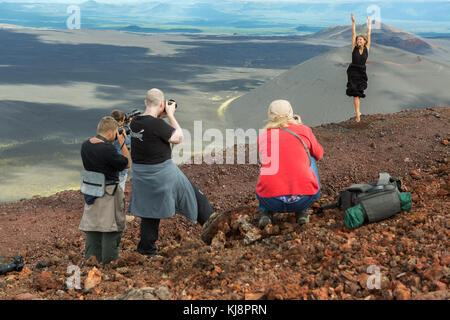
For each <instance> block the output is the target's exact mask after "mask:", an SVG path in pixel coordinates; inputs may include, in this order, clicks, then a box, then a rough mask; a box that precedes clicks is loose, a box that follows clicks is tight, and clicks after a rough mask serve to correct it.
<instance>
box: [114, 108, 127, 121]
mask: <svg viewBox="0 0 450 320" xmlns="http://www.w3.org/2000/svg"><path fill="white" fill-rule="evenodd" d="M111 117H113V118H114V119H115V120H116V121H117V122H119V121H122V120H125V112H123V111H121V110H113V111H112V112H111Z"/></svg>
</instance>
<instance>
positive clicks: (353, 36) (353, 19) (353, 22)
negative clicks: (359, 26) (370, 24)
mask: <svg viewBox="0 0 450 320" xmlns="http://www.w3.org/2000/svg"><path fill="white" fill-rule="evenodd" d="M350 18H351V19H352V52H353V49H355V47H356V22H355V17H354V16H353V13H352V14H351V15H350Z"/></svg>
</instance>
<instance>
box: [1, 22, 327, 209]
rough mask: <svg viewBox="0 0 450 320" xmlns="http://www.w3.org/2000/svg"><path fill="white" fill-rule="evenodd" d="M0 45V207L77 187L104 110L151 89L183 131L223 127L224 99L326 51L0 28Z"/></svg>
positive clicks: (137, 100)
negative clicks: (173, 109) (173, 105)
mask: <svg viewBox="0 0 450 320" xmlns="http://www.w3.org/2000/svg"><path fill="white" fill-rule="evenodd" d="M0 46H1V47H2V48H4V50H1V52H0V61H1V65H0V110H1V111H2V119H3V121H2V125H1V126H0V137H1V138H0V180H1V181H2V182H3V183H2V185H3V186H6V185H7V186H8V187H7V188H6V187H0V202H1V201H8V200H18V199H21V198H24V197H28V198H29V197H31V196H33V195H36V194H40V195H46V194H51V193H54V192H56V191H58V190H64V189H68V188H77V187H79V182H78V180H79V171H80V169H81V161H80V158H79V155H78V153H79V148H80V145H81V143H82V141H83V140H84V139H86V138H88V137H89V136H92V135H94V134H95V128H96V126H97V123H98V120H99V119H100V118H101V117H102V116H104V115H108V114H109V113H110V112H111V111H112V110H113V109H115V108H118V109H122V110H124V111H131V110H132V109H134V108H139V109H143V108H144V107H143V100H144V97H145V92H146V91H147V90H148V89H150V88H152V87H158V88H161V89H163V90H164V91H165V92H166V94H167V98H175V99H176V100H177V102H178V104H179V105H180V108H179V109H178V111H177V114H176V115H177V118H178V120H179V122H180V124H181V125H182V127H183V128H185V129H187V130H190V131H191V132H192V130H193V125H194V121H196V120H202V121H203V122H204V123H203V128H204V129H206V128H219V129H224V128H225V127H226V125H227V124H226V122H225V120H224V119H221V118H219V117H218V114H217V109H218V108H219V106H220V105H221V104H222V103H223V102H225V101H226V100H228V99H230V98H232V97H235V96H238V95H240V94H243V93H245V92H248V91H249V90H251V89H253V88H255V87H257V86H259V85H261V84H262V83H264V81H266V80H267V79H270V78H272V77H274V76H276V75H278V74H280V73H281V72H283V71H285V70H288V69H289V68H291V67H293V66H295V65H297V64H299V63H301V62H303V61H305V60H307V59H309V58H311V57H313V56H315V55H317V54H319V53H323V52H325V51H327V50H329V48H330V47H328V46H322V45H313V44H305V43H302V42H301V39H300V38H299V37H261V38H260V37H248V36H245V37H239V36H236V37H222V36H203V35H202V36H187V35H145V34H144V35H142V34H133V33H126V32H118V31H96V30H73V31H69V30H58V31H49V30H33V29H0ZM23 186H27V188H23ZM24 190H27V191H24Z"/></svg>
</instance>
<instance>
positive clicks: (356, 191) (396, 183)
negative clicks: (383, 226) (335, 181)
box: [322, 173, 412, 229]
mask: <svg viewBox="0 0 450 320" xmlns="http://www.w3.org/2000/svg"><path fill="white" fill-rule="evenodd" d="M400 188H401V181H400V180H399V179H397V178H393V177H391V176H390V175H389V174H388V173H380V174H379V178H378V181H376V182H371V183H363V184H352V185H350V186H349V187H347V188H345V189H344V190H341V191H340V192H339V195H338V196H337V198H336V203H334V204H332V205H328V206H324V207H322V209H325V210H326V209H331V208H335V207H337V208H339V209H340V210H345V218H344V222H345V225H346V226H347V227H348V228H350V229H354V228H357V227H359V226H361V225H362V224H363V223H365V222H368V223H372V222H377V221H380V220H384V219H387V218H390V217H392V216H394V215H396V214H397V213H399V212H401V211H402V210H407V211H409V210H411V207H412V201H411V194H410V193H409V192H400V191H399V189H400Z"/></svg>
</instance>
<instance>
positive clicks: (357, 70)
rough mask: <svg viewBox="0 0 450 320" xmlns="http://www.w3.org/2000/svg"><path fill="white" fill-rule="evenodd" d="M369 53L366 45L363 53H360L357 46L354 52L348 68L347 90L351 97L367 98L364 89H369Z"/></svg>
mask: <svg viewBox="0 0 450 320" xmlns="http://www.w3.org/2000/svg"><path fill="white" fill-rule="evenodd" d="M368 56H369V53H368V51H367V48H366V47H364V50H363V53H362V54H360V53H359V48H358V47H357V46H356V47H355V48H354V49H353V52H352V63H350V65H349V66H348V68H347V78H348V81H347V91H346V94H347V95H348V96H350V97H360V98H365V97H366V95H365V94H364V90H366V89H367V74H366V61H367V57H368Z"/></svg>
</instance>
